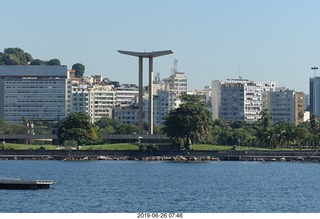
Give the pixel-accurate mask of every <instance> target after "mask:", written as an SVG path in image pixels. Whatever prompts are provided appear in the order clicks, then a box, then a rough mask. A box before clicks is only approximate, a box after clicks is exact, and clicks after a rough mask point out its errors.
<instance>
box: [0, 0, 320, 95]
mask: <svg viewBox="0 0 320 219" xmlns="http://www.w3.org/2000/svg"><path fill="white" fill-rule="evenodd" d="M0 10H1V13H0V18H1V40H0V50H1V51H2V50H3V49H4V48H8V47H19V48H21V49H23V50H24V51H26V52H29V53H30V54H32V56H33V57H34V58H39V59H44V60H46V59H47V60H48V59H51V58H58V59H60V61H61V63H62V64H65V65H67V66H68V68H71V66H72V65H73V64H74V63H77V62H80V63H82V64H84V65H85V66H86V72H85V75H92V74H101V75H103V76H104V77H107V78H109V79H110V80H117V81H119V82H120V83H136V84H138V60H137V58H134V57H130V56H124V55H121V54H119V53H118V52H117V50H118V49H120V50H133V51H145V50H146V51H152V50H167V49H172V50H173V51H174V54H172V55H169V56H164V57H159V58H156V59H155V61H154V72H155V73H157V72H160V74H161V78H166V77H169V76H170V72H171V68H172V66H173V62H174V59H177V60H178V70H179V71H184V72H185V74H186V76H187V77H188V88H189V89H202V88H203V87H204V86H206V85H210V82H211V81H212V80H223V79H227V78H237V77H239V76H241V77H243V78H248V79H251V80H272V81H276V82H277V85H278V86H285V87H287V88H290V89H294V90H297V91H304V92H306V93H308V89H309V88H308V82H309V78H310V77H312V76H313V72H312V71H311V69H310V68H311V67H312V66H314V65H316V66H319V67H320V26H319V21H320V1H318V0H299V1H298V0H268V1H266V0H223V1H222V0H219V1H218V0H192V1H191V0H184V1H183V0H180V1H179V0H161V1H160V0H158V1H151V0H149V1H147V0H135V1H133V0H90V1H81V0H77V1H75V0H55V1H44V0H42V1H41V0H29V1H24V0H15V1H1V9H0ZM144 63H145V76H144V77H145V80H144V81H145V82H147V80H148V79H147V67H148V62H147V60H146V61H145V62H144ZM318 74H319V75H320V72H319V73H318Z"/></svg>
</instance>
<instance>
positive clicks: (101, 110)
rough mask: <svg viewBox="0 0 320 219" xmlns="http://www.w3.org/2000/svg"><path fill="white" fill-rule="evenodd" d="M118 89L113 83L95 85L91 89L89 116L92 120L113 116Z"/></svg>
mask: <svg viewBox="0 0 320 219" xmlns="http://www.w3.org/2000/svg"><path fill="white" fill-rule="evenodd" d="M116 93H117V91H116V89H115V88H114V87H113V86H112V85H99V84H96V85H93V86H92V87H91V88H90V89H89V116H90V118H91V121H92V122H97V121H98V120H99V119H101V118H103V117H108V118H112V117H113V108H114V107H115V106H116Z"/></svg>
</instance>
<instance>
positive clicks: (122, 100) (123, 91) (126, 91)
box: [116, 84, 139, 107]
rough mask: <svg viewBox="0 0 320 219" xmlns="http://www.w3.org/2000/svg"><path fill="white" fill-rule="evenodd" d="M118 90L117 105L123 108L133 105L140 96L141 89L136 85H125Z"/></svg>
mask: <svg viewBox="0 0 320 219" xmlns="http://www.w3.org/2000/svg"><path fill="white" fill-rule="evenodd" d="M116 90H117V93H116V97H117V98H116V105H117V106H121V107H124V106H129V105H131V104H133V103H134V102H135V100H137V98H138V95H139V88H138V86H137V85H135V84H123V85H121V86H120V87H118V88H117V89H116Z"/></svg>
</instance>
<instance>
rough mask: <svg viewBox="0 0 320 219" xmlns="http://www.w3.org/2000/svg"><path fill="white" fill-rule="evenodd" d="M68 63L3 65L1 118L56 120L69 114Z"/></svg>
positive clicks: (13, 119)
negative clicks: (67, 92)
mask: <svg viewBox="0 0 320 219" xmlns="http://www.w3.org/2000/svg"><path fill="white" fill-rule="evenodd" d="M66 80H67V67H66V66H64V65H62V66H61V65H0V118H3V119H4V120H5V121H8V122H22V118H26V119H29V120H42V121H53V120H58V119H63V118H64V117H65V114H66V111H65V110H66V105H65V99H66Z"/></svg>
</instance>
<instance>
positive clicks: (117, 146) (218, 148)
mask: <svg viewBox="0 0 320 219" xmlns="http://www.w3.org/2000/svg"><path fill="white" fill-rule="evenodd" d="M6 147H7V148H13V149H15V150H29V149H33V150H38V149H39V148H40V147H44V148H45V149H46V150H57V148H58V146H55V145H29V144H13V143H6ZM60 148H61V147H59V149H60ZM234 148H235V149H236V150H242V151H243V150H246V151H249V150H299V148H276V149H270V148H260V147H245V146H240V147H234V146H219V145H209V144H194V145H192V149H193V150H213V151H224V150H232V149H233V150H234ZM80 150H139V147H138V146H137V145H134V144H129V143H120V144H103V145H87V146H81V147H80ZM302 150H315V149H314V148H313V149H302Z"/></svg>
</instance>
